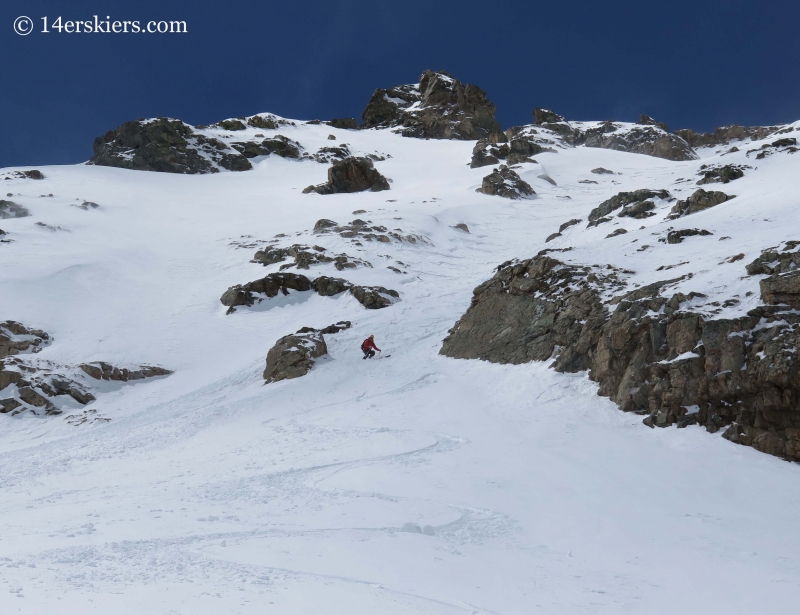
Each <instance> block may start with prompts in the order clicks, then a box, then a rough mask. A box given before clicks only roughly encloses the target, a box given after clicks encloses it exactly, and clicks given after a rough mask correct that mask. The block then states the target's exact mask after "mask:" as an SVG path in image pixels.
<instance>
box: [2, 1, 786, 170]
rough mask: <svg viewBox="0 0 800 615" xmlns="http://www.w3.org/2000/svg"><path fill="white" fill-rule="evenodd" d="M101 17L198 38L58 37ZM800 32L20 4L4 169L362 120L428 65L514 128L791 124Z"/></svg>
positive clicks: (513, 14)
mask: <svg viewBox="0 0 800 615" xmlns="http://www.w3.org/2000/svg"><path fill="white" fill-rule="evenodd" d="M94 15H98V17H99V18H100V20H105V17H106V16H109V17H110V18H111V21H112V22H113V21H115V20H118V21H125V20H127V21H139V22H141V24H142V27H145V25H146V24H147V22H149V21H156V22H157V21H160V20H165V21H169V20H182V21H185V22H186V29H187V32H186V33H182V34H177V33H176V34H169V33H166V34H156V33H153V34H151V33H132V32H131V33H128V34H125V33H117V34H115V33H112V32H109V33H84V32H81V33H76V32H73V33H67V32H60V33H59V32H58V31H56V30H54V29H52V24H53V22H55V21H56V19H57V18H58V17H59V16H60V17H61V19H62V22H61V23H62V25H63V24H65V23H66V22H67V21H87V20H93V16H94ZM19 16H28V17H30V18H31V19H32V22H33V31H32V32H31V33H30V34H28V35H27V36H20V35H18V34H16V33H15V31H14V26H15V20H16V19H17V18H18V17H19ZM43 17H46V18H47V19H48V25H49V29H50V31H49V32H48V33H43V32H42V28H43V26H44V22H43V20H42V18H43ZM20 27H22V28H23V29H24V28H25V23H24V22H23V23H21V24H20ZM799 34H800V2H797V0H761V1H754V0H724V1H723V0H719V1H716V2H713V1H708V0H693V1H689V0H670V1H665V0H661V1H658V2H650V1H647V0H639V1H636V2H634V1H630V0H608V1H606V2H602V1H583V0H556V1H550V2H540V1H537V0H528V1H513V2H512V1H504V0H483V1H480V2H476V1H473V0H459V1H450V2H436V1H433V0H424V1H420V0H403V1H395V2H383V1H381V0H373V1H371V2H367V1H362V0H339V1H333V0H328V1H325V2H318V1H310V0H294V1H293V2H282V1H270V0H260V1H252V0H238V1H230V2H219V1H217V2H208V1H204V0H194V1H192V2H171V1H169V0H159V1H152V0H135V1H134V0H127V1H124V2H121V1H117V2H114V1H109V0H106V1H104V2H98V1H87V0H71V1H69V2H64V1H62V2H56V1H53V0H51V1H36V0H30V1H25V2H22V1H15V0H5V1H4V2H3V3H2V6H0V62H2V70H0V111H1V112H2V123H1V124H0V166H16V165H36V164H58V163H76V162H81V161H84V160H86V159H88V158H89V157H90V156H91V154H92V150H91V144H92V141H93V140H94V138H95V137H96V136H98V135H100V134H102V133H104V132H105V131H107V130H109V129H111V128H114V127H116V126H118V125H119V124H121V123H122V122H124V121H126V120H130V119H136V118H139V117H153V116H171V117H177V118H180V119H183V120H185V121H187V122H189V123H192V124H200V123H210V122H213V121H216V120H219V119H223V118H227V117H235V116H240V115H251V114H253V113H258V112H263V111H270V112H274V113H277V114H279V115H283V116H286V117H292V118H299V119H313V118H320V119H326V118H332V117H359V118H360V116H361V111H362V110H363V108H364V105H365V104H366V102H367V101H368V100H369V97H370V95H371V93H372V91H373V90H374V89H375V88H376V87H388V86H391V85H396V84H399V83H409V82H413V81H416V80H417V78H418V76H419V74H420V73H421V72H422V71H423V70H424V69H426V68H433V69H445V70H447V71H448V72H450V73H451V74H453V75H454V76H455V77H457V78H458V79H460V80H461V81H464V82H468V83H475V84H477V85H480V86H481V87H482V88H483V89H484V90H486V91H487V93H488V95H489V98H490V99H491V100H492V101H493V102H494V103H495V104H496V105H497V117H498V119H499V121H500V123H501V124H503V126H504V127H507V126H511V125H514V124H526V123H530V122H531V121H532V118H531V110H532V109H533V108H534V107H536V106H544V107H548V108H552V109H554V110H555V111H558V112H559V113H561V114H562V115H566V116H567V117H568V118H571V119H620V120H635V119H637V118H638V116H639V114H640V113H647V114H649V115H652V116H653V117H655V118H657V119H658V120H660V121H664V122H666V123H668V124H669V125H670V127H671V128H685V127H688V128H694V129H696V130H697V129H699V130H710V129H713V128H714V127H715V126H719V125H724V124H730V123H739V124H748V125H753V124H771V123H778V122H788V121H794V120H796V119H800V79H798V72H799V71H798V68H800V35H799Z"/></svg>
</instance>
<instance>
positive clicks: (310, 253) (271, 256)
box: [250, 244, 372, 271]
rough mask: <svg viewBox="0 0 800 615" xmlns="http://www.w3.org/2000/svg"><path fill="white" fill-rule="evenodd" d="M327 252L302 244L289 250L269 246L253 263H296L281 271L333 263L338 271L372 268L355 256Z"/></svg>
mask: <svg viewBox="0 0 800 615" xmlns="http://www.w3.org/2000/svg"><path fill="white" fill-rule="evenodd" d="M327 252H328V251H327V250H326V249H325V248H323V247H322V246H313V247H311V248H309V247H308V246H304V245H301V244H294V245H292V246H289V247H288V248H281V247H278V246H267V247H265V248H262V249H261V250H259V251H258V252H256V253H255V256H253V260H252V261H250V262H251V263H259V264H261V265H264V266H267V265H274V264H276V263H282V262H284V261H286V260H287V259H292V260H293V261H294V262H292V263H287V264H285V265H281V267H280V268H281V271H283V270H284V269H289V268H290V267H297V268H298V269H310V268H311V266H312V265H321V264H324V263H331V264H333V266H334V267H336V269H337V270H338V271H344V270H345V269H355V268H356V267H358V266H359V265H361V266H364V267H372V265H371V264H370V263H368V262H367V261H364V260H361V259H360V258H356V257H354V256H349V255H347V254H335V255H333V256H329V255H328V254H327Z"/></svg>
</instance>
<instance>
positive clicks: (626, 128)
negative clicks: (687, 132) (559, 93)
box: [533, 108, 697, 160]
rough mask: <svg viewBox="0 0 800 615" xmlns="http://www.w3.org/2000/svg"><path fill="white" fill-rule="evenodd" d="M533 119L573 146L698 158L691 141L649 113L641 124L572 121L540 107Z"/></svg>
mask: <svg viewBox="0 0 800 615" xmlns="http://www.w3.org/2000/svg"><path fill="white" fill-rule="evenodd" d="M533 118H534V123H535V124H536V125H537V126H541V127H542V128H546V129H547V130H549V131H551V132H553V133H555V134H556V135H558V136H559V137H560V138H561V139H562V140H563V141H564V142H565V143H567V144H569V145H574V146H580V145H582V146H585V147H600V148H603V149H613V150H617V151H621V152H631V153H634V154H645V155H648V156H655V157H657V158H666V159H667V160H695V159H697V154H696V153H695V152H694V150H693V149H692V147H691V145H689V143H687V142H686V141H685V140H684V139H683V138H681V137H680V136H678V135H675V134H672V133H670V132H668V131H667V129H666V125H665V124H662V123H660V122H657V121H655V120H653V119H652V118H650V117H647V116H642V118H640V123H638V124H630V123H625V122H612V121H610V120H607V121H604V122H574V123H571V122H568V121H567V120H566V119H565V118H564V117H563V116H561V115H558V114H557V113H555V112H553V111H550V110H548V109H541V108H537V109H535V110H534V112H533Z"/></svg>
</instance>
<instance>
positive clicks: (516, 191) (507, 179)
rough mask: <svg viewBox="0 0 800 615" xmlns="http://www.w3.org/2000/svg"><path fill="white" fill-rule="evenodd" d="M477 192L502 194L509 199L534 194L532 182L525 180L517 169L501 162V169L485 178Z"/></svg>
mask: <svg viewBox="0 0 800 615" xmlns="http://www.w3.org/2000/svg"><path fill="white" fill-rule="evenodd" d="M477 192H482V193H483V194H488V195H492V196H502V197H504V198H507V199H522V198H525V197H528V196H531V195H533V194H536V192H534V190H533V188H531V186H530V184H528V183H527V182H525V181H523V180H522V179H521V178H520V176H519V175H517V173H516V172H515V171H512V170H511V169H509V168H508V167H507V166H506V165H504V164H501V165H500V168H499V169H495V170H494V171H492V172H491V173H490V174H489V175H487V176H486V177H484V178H483V182H482V184H481V187H480V188H478V189H477Z"/></svg>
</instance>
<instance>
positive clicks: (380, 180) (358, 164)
mask: <svg viewBox="0 0 800 615" xmlns="http://www.w3.org/2000/svg"><path fill="white" fill-rule="evenodd" d="M365 190H371V191H372V192H380V191H381V190H389V182H388V180H387V179H386V178H385V177H384V176H383V175H381V174H380V173H379V172H378V171H377V169H376V168H375V165H374V164H372V160H370V159H369V158H361V157H356V156H350V157H348V158H345V159H344V160H339V161H337V162H334V163H333V164H332V165H331V167H330V168H329V169H328V181H327V183H324V184H319V185H317V186H309V187H308V188H306V189H305V190H303V192H304V193H309V192H316V193H317V194H339V193H349V192H364V191H365Z"/></svg>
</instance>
